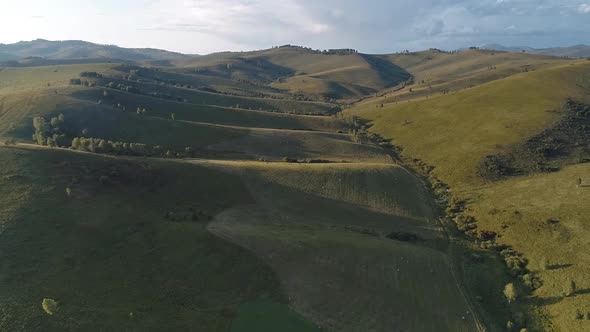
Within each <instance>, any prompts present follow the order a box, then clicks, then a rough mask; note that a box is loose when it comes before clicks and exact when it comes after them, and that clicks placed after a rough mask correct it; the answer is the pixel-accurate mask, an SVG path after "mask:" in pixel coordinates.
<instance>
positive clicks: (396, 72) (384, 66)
mask: <svg viewBox="0 0 590 332" xmlns="http://www.w3.org/2000/svg"><path fill="white" fill-rule="evenodd" d="M359 55H360V56H361V57H363V58H364V59H365V61H367V63H369V64H370V65H371V67H373V69H375V71H376V72H377V74H378V75H379V77H380V78H381V79H382V80H383V81H384V82H387V84H388V85H389V87H392V86H395V85H397V84H400V83H402V82H405V81H407V80H409V79H410V78H411V77H412V75H411V74H410V73H408V72H407V71H406V70H405V69H403V68H402V67H400V66H397V65H395V64H393V63H392V62H390V61H388V60H386V59H383V58H381V57H379V56H376V55H367V54H359Z"/></svg>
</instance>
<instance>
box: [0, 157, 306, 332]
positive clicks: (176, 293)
mask: <svg viewBox="0 0 590 332" xmlns="http://www.w3.org/2000/svg"><path fill="white" fill-rule="evenodd" d="M0 161H1V162H2V165H3V168H2V171H1V172H2V174H1V176H0V183H1V185H0V190H1V191H2V195H1V196H0V207H1V208H2V211H3V213H2V214H1V217H0V218H1V219H0V225H1V232H0V244H1V246H2V251H1V253H0V256H1V257H2V265H1V269H0V275H1V278H0V289H1V292H2V294H3V296H2V299H0V312H1V317H2V318H1V319H0V328H1V329H2V330H7V331H8V330H11V331H17V330H19V331H20V330H23V331H24V330H28V331H30V330H44V331H64V330H97V329H104V330H113V329H125V330H138V331H141V330H152V329H157V330H159V329H163V328H165V329H173V330H186V329H191V328H193V327H194V326H199V327H200V328H202V329H203V330H207V331H227V330H228V329H229V328H230V326H231V325H232V321H233V320H234V319H236V317H237V315H238V311H239V310H242V309H240V308H241V307H240V306H241V305H242V304H244V305H248V303H250V302H256V301H261V300H262V301H267V302H269V303H275V305H276V306H277V308H286V307H285V306H283V305H281V303H284V302H283V301H284V299H285V298H284V297H283V296H282V295H281V291H280V289H279V284H278V281H277V280H276V278H275V277H274V275H273V273H272V271H271V270H270V269H269V268H268V267H267V266H266V265H265V264H264V263H262V262H261V261H260V260H258V259H257V258H256V257H255V256H253V255H252V254H250V253H248V252H246V251H245V250H243V249H241V248H239V247H237V246H234V245H231V244H228V243H227V242H225V241H223V240H220V239H219V238H217V237H215V236H213V235H211V234H210V233H208V232H207V230H206V225H207V218H209V217H210V216H213V215H215V214H217V213H218V212H220V211H222V210H223V209H226V208H228V207H231V206H232V205H235V204H247V203H249V202H252V197H251V196H250V194H249V193H248V191H247V190H246V189H245V187H244V186H242V185H241V184H240V181H239V179H238V178H237V177H235V176H232V175H228V174H222V173H220V172H218V171H214V170H211V169H205V168H202V167H198V166H195V165H182V164H178V163H162V162H145V161H142V162H136V161H126V160H119V159H113V158H102V157H96V156H91V155H86V154H84V155H83V154H79V153H72V152H61V151H45V150H22V149H14V148H0ZM101 176H108V179H109V180H108V182H105V183H101V182H99V181H98V179H99V177H101ZM67 187H69V188H71V194H70V195H69V196H68V195H67V194H66V188H67ZM123 207H124V208H123ZM167 214H168V215H169V216H171V217H168V218H165V215H167ZM193 215H195V216H196V217H192V216H193ZM194 219H196V221H195V220H194ZM188 262H190V263H188ZM44 298H51V299H55V300H56V301H57V302H58V303H59V309H58V311H57V312H55V313H54V315H52V316H49V315H47V314H46V313H44V312H43V310H42V308H41V301H42V300H43V299H44ZM240 315H242V314H240ZM275 315H276V316H275V322H277V323H278V324H277V325H275V326H273V328H275V329H279V330H280V329H281V328H282V325H281V323H280V322H281V317H282V316H281V315H284V316H285V319H284V321H285V322H287V323H288V324H291V323H290V322H292V320H293V314H292V313H288V309H279V310H275ZM288 324H287V325H285V324H283V326H288ZM312 330H313V329H310V331H312Z"/></svg>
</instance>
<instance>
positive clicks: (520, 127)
mask: <svg viewBox="0 0 590 332" xmlns="http://www.w3.org/2000/svg"><path fill="white" fill-rule="evenodd" d="M589 87H590V64H588V62H587V61H573V62H566V63H563V64H561V65H554V66H551V67H549V68H545V69H539V70H536V71H532V72H526V73H521V74H517V75H513V76H510V77H508V78H504V79H501V80H497V81H493V82H490V83H487V84H483V85H480V86H477V87H474V88H471V89H466V90H462V91H458V92H454V93H450V94H446V95H439V96H432V97H430V98H428V99H416V100H413V101H410V102H403V103H395V104H389V105H387V106H385V107H383V108H375V107H374V106H372V105H371V103H378V102H379V101H378V100H373V101H371V102H367V103H366V104H364V105H362V106H359V107H358V108H356V109H352V110H350V111H347V113H349V114H355V115H358V116H360V117H362V118H364V119H366V120H367V121H369V122H370V126H371V127H370V129H369V131H370V132H371V133H375V134H378V135H380V136H382V137H384V138H386V139H392V143H393V144H394V145H396V146H398V147H399V148H400V151H401V156H402V158H404V159H405V160H408V161H414V162H415V163H416V168H420V169H423V170H425V171H426V172H428V176H429V177H430V178H431V180H432V181H433V183H434V184H435V185H436V184H437V182H439V181H442V182H443V183H446V184H448V185H450V189H449V190H448V191H447V192H448V193H449V194H450V196H452V197H453V199H452V200H449V203H450V204H459V205H451V207H452V208H453V209H454V210H451V211H454V212H452V213H451V215H452V216H457V214H456V212H457V211H458V212H460V213H459V214H460V215H462V217H457V218H458V219H456V221H457V223H458V226H459V227H460V228H461V227H462V228H464V230H465V229H466V230H467V232H468V234H469V235H470V236H472V237H474V238H476V239H478V240H479V241H481V242H485V241H486V240H490V236H491V239H492V242H491V243H489V242H487V243H485V244H482V246H486V247H492V248H498V250H503V249H502V248H504V249H505V248H512V250H514V251H508V252H505V251H502V254H503V255H505V257H506V262H507V264H508V265H509V267H510V266H513V265H511V264H512V263H510V262H511V261H514V260H515V258H514V257H521V258H517V259H522V257H524V258H525V259H526V260H525V261H524V262H525V264H524V265H522V266H521V267H520V268H518V269H521V268H526V270H525V272H516V271H517V270H513V273H514V274H515V276H516V278H515V280H516V282H517V285H518V287H519V288H520V289H521V292H524V293H525V294H526V293H527V292H529V291H531V293H530V294H531V297H530V298H527V299H526V300H524V299H523V300H522V301H520V302H519V303H517V304H516V305H515V308H513V310H515V312H518V311H525V312H528V313H529V314H530V315H529V324H528V325H529V326H530V327H534V328H537V329H539V330H546V329H549V328H550V327H551V326H553V327H554V328H555V329H557V330H563V331H583V330H584V329H585V327H584V326H585V325H584V323H583V322H581V321H578V320H576V318H575V315H574V314H575V312H576V311H577V310H580V311H583V312H585V311H587V310H588V307H587V303H588V294H587V292H586V291H584V289H586V288H587V287H588V282H589V280H588V278H586V277H585V276H586V275H587V266H588V262H587V257H586V256H585V254H584V253H583V252H581V251H580V250H579V249H576V248H581V246H583V245H582V244H581V243H583V242H584V241H587V240H588V238H590V233H589V232H588V229H587V227H586V226H584V223H583V222H582V219H583V217H582V216H583V215H584V213H585V210H586V209H585V205H584V204H583V203H581V202H582V201H583V200H585V199H588V195H589V194H590V192H589V191H588V190H586V189H587V188H586V187H585V186H583V185H582V186H578V187H576V179H577V178H580V179H582V182H583V183H586V182H587V179H588V177H589V176H590V173H589V172H588V167H586V164H578V163H583V162H584V161H587V160H589V159H590V151H587V149H585V150H584V146H586V147H587V144H588V143H584V142H586V139H587V137H590V136H589V135H588V129H587V126H585V125H582V123H584V122H581V121H586V120H584V119H585V117H587V116H588V115H586V113H585V111H584V109H585V108H584V107H585V106H580V108H579V109H578V110H574V111H573V112H572V111H568V110H567V107H569V106H567V105H566V106H563V105H564V103H566V100H568V99H573V100H575V101H577V102H581V103H586V105H587V103H588V102H589V101H590V95H589V94H588V88H589ZM582 105H583V104H582ZM587 108H588V107H587V106H586V109H587ZM566 117H573V118H566ZM576 123H580V124H581V125H580V129H576V128H577V127H576V126H575V125H572V124H576ZM566 124H567V125H566ZM551 128H553V129H551ZM584 128H585V129H584ZM552 135H556V136H552ZM558 137H571V142H570V141H569V139H568V140H563V139H561V138H558ZM531 142H539V144H540V145H539V146H544V147H545V148H546V149H541V148H539V150H535V151H532V150H531V151H528V150H526V149H529V147H533V146H534V145H532V144H533V143H531ZM559 142H561V143H559ZM558 143H559V144H558ZM527 144H528V145H527ZM554 144H558V145H555V148H552V147H553V146H554ZM568 144H570V145H571V146H568ZM577 146H580V147H581V150H580V151H579V152H576V153H579V155H572V156H568V155H566V154H567V153H571V152H569V151H578V150H576V147H577ZM523 149H525V150H523ZM513 151H516V152H517V153H519V154H517V155H514V158H525V159H523V160H521V161H518V162H520V163H521V164H522V165H527V167H530V168H532V169H533V170H532V171H531V172H532V173H533V174H530V173H526V174H524V175H518V174H520V173H515V174H511V172H512V171H511V170H510V169H509V168H508V169H499V171H498V173H497V174H500V175H501V177H500V178H499V179H496V180H490V179H489V178H486V177H482V168H486V167H487V168H490V167H491V168H494V167H497V166H498V165H497V164H494V163H493V162H492V161H493V160H495V159H494V158H495V156H504V155H510V153H513ZM525 151H526V152H525ZM584 151H585V152H584ZM530 156H535V157H534V158H531V157H530ZM515 162H516V161H515ZM537 163H539V164H537ZM576 164H577V165H576ZM549 165H551V167H548V166H549ZM499 167H502V166H499ZM535 167H536V168H535ZM548 172H553V173H548ZM535 173H537V174H535ZM439 185H440V183H439ZM443 188H444V187H443ZM439 193H440V191H439ZM457 202H459V203H457ZM453 206H454V207H453ZM461 211H462V212H461ZM465 217H469V218H472V219H471V220H474V221H476V223H475V224H472V225H471V226H470V227H466V226H465V223H464V221H465V220H466V219H465ZM506 246H508V247H506ZM515 255H516V256H515ZM543 262H545V263H543ZM546 262H550V263H546ZM518 271H520V270H518ZM527 271H528V272H527ZM519 273H527V274H528V275H529V277H527V278H529V279H522V278H524V277H523V275H522V274H519ZM531 275H533V276H535V277H536V278H539V280H540V282H541V285H538V284H535V285H536V286H527V282H526V280H530V276H531ZM518 276H520V277H518ZM571 280H574V282H575V283H576V284H577V285H578V287H579V288H578V289H581V291H580V292H578V293H577V295H575V296H564V295H563V292H564V291H563V290H564V289H565V287H566V285H567V284H568V283H569V282H570V281H571ZM529 284H530V281H529ZM527 287H533V288H532V290H529V291H527Z"/></svg>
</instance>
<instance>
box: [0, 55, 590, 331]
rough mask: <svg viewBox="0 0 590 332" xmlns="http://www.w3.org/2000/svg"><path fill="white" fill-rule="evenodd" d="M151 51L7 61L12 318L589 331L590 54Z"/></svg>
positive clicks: (130, 324) (68, 323) (221, 326)
mask: <svg viewBox="0 0 590 332" xmlns="http://www.w3.org/2000/svg"><path fill="white" fill-rule="evenodd" d="M58 46H59V45H58ZM46 51H47V52H49V51H50V50H46ZM58 51H59V50H57V51H56V52H58ZM56 54H57V53H56ZM154 59H155V60H153V59H149V58H143V59H141V60H137V61H135V60H134V61H133V63H129V64H122V63H108V61H107V63H104V62H105V61H104V60H96V61H95V60H91V59H85V60H87V61H89V62H93V63H80V62H81V61H78V60H71V59H62V58H59V57H58V58H57V59H56V60H55V61H59V63H60V64H59V65H53V66H41V64H43V63H44V62H46V61H48V60H46V59H28V60H26V61H23V62H22V63H21V64H19V65H18V66H15V67H2V68H0V144H1V145H0V163H1V164H2V165H3V166H4V167H2V168H0V194H1V195H0V212H1V213H0V290H1V291H2V294H3V296H2V298H1V299H0V330H10V331H19V330H26V331H28V330H44V331H45V330H48V331H63V330H93V329H98V330H120V329H123V330H131V331H135V330H140V331H143V330H162V329H169V330H190V329H194V327H195V326H198V327H199V329H200V330H203V331H234V332H235V331H240V332H242V331H266V330H269V331H318V330H322V331H395V330H403V331H484V330H485V331H504V330H505V327H506V325H507V321H509V320H510V321H512V322H513V323H514V324H515V325H516V326H515V327H516V328H518V329H521V328H524V327H527V328H529V329H530V330H549V329H550V328H551V327H553V328H555V329H556V330H566V331H577V330H580V331H582V330H584V327H585V325H584V324H585V323H586V320H582V321H580V320H577V319H575V317H574V314H575V313H576V310H580V311H581V312H588V311H590V308H589V307H588V306H587V303H588V301H587V300H588V292H587V289H588V288H589V287H590V284H588V278H586V277H585V276H586V275H588V272H589V271H587V266H589V265H590V264H589V263H590V262H587V257H586V256H585V255H584V252H583V250H580V248H582V247H583V246H584V245H585V244H586V243H587V241H588V238H589V236H590V235H588V229H587V227H586V226H587V225H586V224H585V223H584V222H585V219H584V216H585V214H584V213H586V212H587V211H586V210H587V209H586V208H585V205H584V202H586V201H587V200H588V199H589V198H590V197H588V193H589V192H588V191H587V190H586V189H587V184H588V183H587V182H588V181H590V180H587V179H588V178H589V177H590V173H588V171H589V170H588V168H587V167H586V165H587V164H585V163H584V162H587V160H590V151H588V149H587V146H588V144H589V142H590V141H589V140H588V139H589V138H588V137H590V135H588V132H587V130H588V125H589V122H588V121H590V120H588V119H590V118H587V114H590V113H588V112H590V111H589V110H590V106H588V103H589V102H590V97H589V95H588V89H589V88H590V63H589V62H588V61H585V60H583V61H582V60H578V61H566V60H564V59H557V58H552V57H546V56H536V55H528V54H521V53H503V52H493V51H481V50H467V51H462V52H452V53H447V52H442V51H438V50H430V51H425V52H416V53H404V54H390V55H366V54H360V53H358V52H356V51H354V50H329V51H314V50H311V49H306V48H301V47H293V46H284V47H278V48H273V49H269V50H262V51H255V52H240V53H218V54H211V55H208V56H203V57H179V58H175V59H162V58H158V57H155V58H154ZM69 61H78V63H76V64H68V63H69ZM410 89H411V91H410ZM355 100H357V101H358V102H355V103H354V105H352V107H350V108H349V109H347V110H345V111H344V112H343V113H341V114H337V113H338V111H339V110H340V108H341V107H347V106H344V105H347V104H348V103H352V102H353V101H355ZM414 173H416V174H417V175H415V174H414ZM578 179H580V180H581V183H579V180H578ZM570 280H573V281H575V283H576V284H577V286H578V288H577V290H576V292H574V293H573V294H571V295H570V296H564V295H563V294H561V293H562V290H563V288H564V287H565V286H567V285H568V284H569V281H570ZM509 282H512V283H514V284H515V285H516V286H515V287H516V288H517V290H518V298H517V300H516V301H515V302H513V303H508V302H507V301H506V298H505V296H504V295H503V292H502V291H503V288H504V287H505V286H506V284H507V283H509ZM44 299H53V300H54V301H56V302H57V309H56V308H53V310H51V308H48V307H47V306H45V309H44V308H43V306H42V304H41V303H42V301H43V300H44ZM45 302H46V304H47V303H52V302H51V301H49V300H47V301H45Z"/></svg>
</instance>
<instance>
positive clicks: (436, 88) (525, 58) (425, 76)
mask: <svg viewBox="0 0 590 332" xmlns="http://www.w3.org/2000/svg"><path fill="white" fill-rule="evenodd" d="M385 57H386V58H387V59H388V60H389V61H392V62H393V63H395V64H397V65H399V66H400V67H402V68H404V69H405V70H407V71H408V72H409V73H410V74H412V76H413V84H410V85H407V86H406V87H405V88H404V89H401V90H398V91H394V92H390V93H388V94H386V95H385V96H384V98H381V99H380V100H378V101H376V102H377V103H378V104H380V103H390V102H399V101H404V100H408V99H416V98H425V97H427V96H432V95H434V94H442V93H448V92H451V91H458V90H462V89H466V88H471V87H474V86H477V85H480V84H484V83H487V82H491V81H494V80H498V79H502V78H505V77H508V76H511V75H514V74H518V73H522V72H524V71H534V70H539V69H543V68H548V67H551V66H554V65H559V64H560V63H565V62H567V60H564V59H559V58H555V57H549V56H543V55H531V54H527V53H506V52H496V51H488V50H465V51H461V52H456V53H446V52H440V51H437V50H429V51H423V52H412V53H405V54H394V55H388V56H385ZM410 88H411V91H410Z"/></svg>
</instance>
